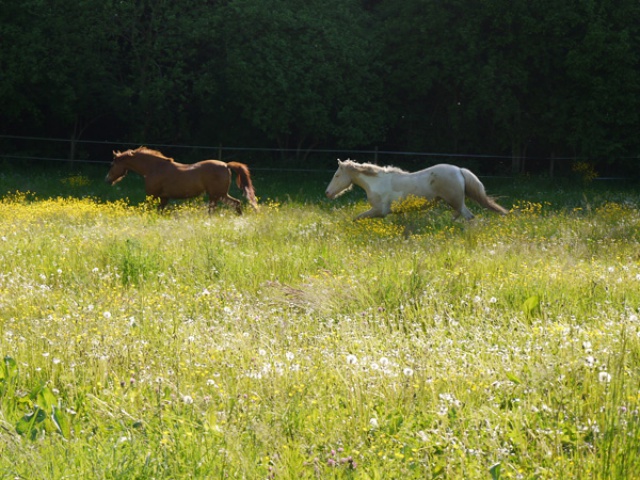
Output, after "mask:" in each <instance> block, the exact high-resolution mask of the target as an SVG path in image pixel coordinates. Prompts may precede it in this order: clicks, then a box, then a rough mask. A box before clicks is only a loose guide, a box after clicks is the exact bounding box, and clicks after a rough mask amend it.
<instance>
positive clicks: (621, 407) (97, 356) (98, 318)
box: [0, 169, 640, 480]
mask: <svg viewBox="0 0 640 480" xmlns="http://www.w3.org/2000/svg"><path fill="white" fill-rule="evenodd" d="M105 173H106V169H105V171H102V170H98V169H96V170H95V171H93V170H90V171H88V172H83V173H74V174H71V173H64V172H63V173H55V174H53V173H47V174H42V175H33V174H30V175H28V174H26V173H15V174H4V175H2V176H0V195H1V199H0V354H1V356H2V357H3V358H4V361H3V362H2V364H1V365H0V477H1V478H29V479H31V478H38V479H61V478H83V479H84V478H98V479H100V478H105V479H106V478H119V479H120V478H121V479H124V478H126V479H130V478H140V479H142V478H174V479H175V478H221V479H222V478H246V479H266V478H274V479H279V478H280V479H294V478H295V479H298V478H309V479H316V478H318V479H327V478H354V479H355V478H357V479H412V478H415V479H424V478H447V479H462V478H465V479H487V478H489V479H494V480H495V479H506V478H523V479H534V478H535V479H559V478H567V479H575V478H580V479H582V478H588V479H609V478H620V479H627V478H633V476H634V475H635V474H636V472H638V471H640V451H639V448H640V424H639V422H640V413H639V410H638V409H639V405H638V404H639V398H640V397H639V395H640V368H639V360H640V358H639V357H640V323H639V319H638V316H639V315H640V313H639V308H640V211H639V209H638V205H639V202H640V195H639V194H637V193H635V191H634V190H633V189H631V188H625V189H623V188H619V189H617V190H616V189H613V188H610V187H607V186H606V185H601V184H597V182H596V184H590V185H582V184H576V185H571V184H567V183H565V184H562V183H552V182H550V181H546V182H543V181H540V180H532V179H526V178H524V179H515V180H514V179H490V180H487V181H486V182H485V183H486V185H487V188H488V190H489V193H492V194H494V195H497V196H499V197H500V198H499V201H500V202H501V203H502V204H503V205H504V206H505V207H507V208H509V209H511V210H512V212H511V213H510V214H509V215H508V216H506V217H500V216H498V215H495V214H492V213H490V212H487V211H482V210H480V209H478V208H475V206H474V205H472V204H471V205H470V206H471V208H472V209H473V210H474V212H475V213H476V214H477V217H476V219H475V220H473V221H472V222H468V223H465V222H454V221H452V220H451V213H450V211H449V210H448V209H447V208H445V207H444V206H442V205H436V206H427V208H426V209H425V208H424V206H422V207H423V209H422V210H418V208H417V207H418V206H417V205H416V203H417V202H407V203H406V204H405V205H401V206H399V212H398V213H397V214H395V215H392V216H390V217H387V218H386V219H384V220H370V221H362V222H357V223H354V222H353V221H352V218H353V217H354V216H355V215H356V214H357V213H359V212H361V211H363V210H364V209H366V208H367V207H366V206H365V204H364V201H363V195H362V192H359V191H354V192H352V193H349V194H347V195H345V196H343V197H341V198H340V199H338V200H337V201H335V202H329V201H327V200H325V199H323V197H322V193H323V191H324V188H325V187H326V184H327V183H328V181H329V180H330V178H331V172H327V174H326V175H324V176H322V175H319V174H315V175H312V174H305V175H303V174H296V173H289V174H288V175H289V176H288V177H285V176H282V175H278V174H277V173H273V172H262V173H261V172H257V173H256V174H255V185H256V189H257V192H258V195H259V196H260V201H261V210H260V212H258V213H252V212H250V209H246V210H247V212H248V213H247V214H246V215H244V216H242V217H238V216H236V215H235V214H234V213H233V212H232V211H230V210H229V209H227V208H225V207H220V209H219V210H218V211H216V212H215V213H214V214H212V215H208V214H207V213H206V207H205V204H204V202H203V201H202V200H198V201H193V202H186V203H182V204H179V205H176V206H174V207H173V208H171V210H170V211H169V212H168V213H166V214H162V215H161V214H158V213H157V212H156V211H155V209H154V206H153V205H152V204H150V203H147V202H145V201H144V196H143V193H142V183H141V180H140V179H139V178H136V177H135V176H131V177H130V178H129V177H128V178H126V179H125V180H124V181H123V182H122V183H121V184H119V186H117V187H113V188H112V187H108V186H106V185H103V184H102V176H103V175H104V174H105ZM232 193H234V194H235V195H236V196H238V195H239V194H238V192H237V191H235V192H232Z"/></svg>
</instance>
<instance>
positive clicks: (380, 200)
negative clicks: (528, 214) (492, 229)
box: [325, 160, 507, 220]
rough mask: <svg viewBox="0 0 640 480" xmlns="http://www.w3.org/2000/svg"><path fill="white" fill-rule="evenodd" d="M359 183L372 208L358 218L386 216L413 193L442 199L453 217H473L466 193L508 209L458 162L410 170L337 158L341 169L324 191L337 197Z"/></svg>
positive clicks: (480, 201)
mask: <svg viewBox="0 0 640 480" xmlns="http://www.w3.org/2000/svg"><path fill="white" fill-rule="evenodd" d="M354 184H355V185H358V186H359V187H362V188H363V189H364V190H365V192H367V200H368V202H369V203H370V204H371V209H370V210H367V211H366V212H363V213H361V214H360V215H358V216H357V217H356V220H357V219H359V218H366V217H385V216H386V215H388V214H389V213H391V206H392V204H393V203H394V202H398V201H402V200H403V199H404V198H406V197H408V196H410V195H413V196H416V197H423V198H426V199H427V200H433V199H437V198H441V199H442V200H444V201H445V202H447V203H448V204H449V205H450V206H451V207H452V208H453V209H454V210H455V212H456V213H455V215H454V218H458V217H459V216H460V215H462V216H463V217H464V218H465V219H467V220H470V219H472V218H473V213H471V211H469V209H468V208H467V207H466V206H465V204H464V197H465V195H466V196H467V197H469V198H471V199H472V200H474V201H475V202H477V203H478V204H479V205H481V206H483V207H485V208H488V209H490V210H493V211H494V212H498V213H500V214H502V215H505V214H506V213H507V210H506V209H504V208H502V207H501V206H500V205H498V204H497V203H496V202H495V201H494V200H493V199H492V198H491V197H488V196H487V194H486V192H485V190H484V185H482V182H480V180H479V179H478V177H476V176H475V175H474V174H473V173H472V172H471V171H469V170H467V169H466V168H460V167H456V166H455V165H447V164H444V163H443V164H439V165H434V166H433V167H429V168H425V169H424V170H420V171H418V172H413V173H409V172H406V171H404V170H401V169H399V168H396V167H380V166H378V165H373V164H371V163H357V162H354V161H352V160H346V161H344V162H341V161H340V160H338V170H337V171H336V173H335V175H334V176H333V179H332V180H331V183H329V186H328V187H327V191H326V192H325V193H326V195H327V197H329V198H332V199H333V198H336V197H337V196H338V195H341V194H342V193H344V192H346V191H347V190H349V188H350V187H351V186H352V185H354Z"/></svg>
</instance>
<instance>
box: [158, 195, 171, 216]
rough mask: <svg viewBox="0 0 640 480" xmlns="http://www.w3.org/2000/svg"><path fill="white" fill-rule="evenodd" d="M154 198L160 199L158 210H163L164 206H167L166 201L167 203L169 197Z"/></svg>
mask: <svg viewBox="0 0 640 480" xmlns="http://www.w3.org/2000/svg"><path fill="white" fill-rule="evenodd" d="M155 198H159V199H160V203H158V212H163V211H164V208H165V207H166V206H167V203H169V199H168V198H166V197H155Z"/></svg>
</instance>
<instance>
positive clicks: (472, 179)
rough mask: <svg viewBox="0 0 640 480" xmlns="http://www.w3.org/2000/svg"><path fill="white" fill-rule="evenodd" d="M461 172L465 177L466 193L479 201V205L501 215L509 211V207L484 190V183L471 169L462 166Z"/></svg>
mask: <svg viewBox="0 0 640 480" xmlns="http://www.w3.org/2000/svg"><path fill="white" fill-rule="evenodd" d="M460 172H461V173H462V176H463V178H464V193H465V195H466V196H467V197H469V198H470V199H471V200H473V201H475V202H477V203H478V204H479V205H481V206H483V207H484V208H488V209H489V210H493V211H494V212H498V213H499V214H501V215H506V214H507V213H509V212H508V211H507V209H505V208H503V207H501V206H500V205H498V204H497V203H496V201H495V200H494V199H493V198H491V197H489V196H488V195H487V193H486V192H485V190H484V185H483V184H482V182H481V181H480V179H479V178H478V177H476V176H475V174H474V173H473V172H472V171H471V170H467V169H466V168H461V169H460Z"/></svg>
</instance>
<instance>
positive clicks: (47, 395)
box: [36, 387, 58, 412]
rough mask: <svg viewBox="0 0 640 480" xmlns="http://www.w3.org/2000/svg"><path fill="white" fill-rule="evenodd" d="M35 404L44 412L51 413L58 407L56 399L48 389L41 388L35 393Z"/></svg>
mask: <svg viewBox="0 0 640 480" xmlns="http://www.w3.org/2000/svg"><path fill="white" fill-rule="evenodd" d="M36 403H37V404H38V406H39V407H40V408H42V409H43V410H44V411H45V412H51V411H53V408H55V407H56V406H57V405H58V399H57V398H56V396H55V395H54V394H53V392H52V391H51V389H50V388H49V387H42V388H41V389H40V391H39V392H38V393H37V396H36Z"/></svg>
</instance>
